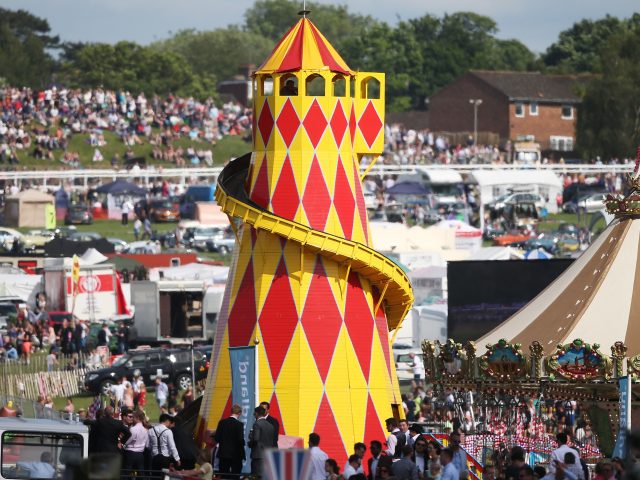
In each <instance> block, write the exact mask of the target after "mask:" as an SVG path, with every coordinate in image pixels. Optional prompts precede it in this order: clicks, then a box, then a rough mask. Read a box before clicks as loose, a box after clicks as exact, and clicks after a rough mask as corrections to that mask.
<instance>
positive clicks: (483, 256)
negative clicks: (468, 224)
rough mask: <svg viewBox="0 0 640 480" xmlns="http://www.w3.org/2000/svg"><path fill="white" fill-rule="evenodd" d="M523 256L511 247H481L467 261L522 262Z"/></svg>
mask: <svg viewBox="0 0 640 480" xmlns="http://www.w3.org/2000/svg"><path fill="white" fill-rule="evenodd" d="M522 258H523V255H522V253H520V252H519V251H518V250H517V249H515V248H513V247H483V248H479V249H478V250H476V251H475V252H473V253H472V254H471V256H470V257H469V260H522Z"/></svg>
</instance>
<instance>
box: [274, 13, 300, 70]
mask: <svg viewBox="0 0 640 480" xmlns="http://www.w3.org/2000/svg"><path fill="white" fill-rule="evenodd" d="M305 23H306V22H303V23H302V25H301V27H300V28H299V29H298V31H297V32H296V36H295V37H294V38H293V41H292V42H291V46H290V47H289V51H287V54H286V55H285V57H284V58H283V59H282V63H280V65H279V66H278V72H290V71H292V70H300V67H301V66H302V39H303V35H304V26H305Z"/></svg>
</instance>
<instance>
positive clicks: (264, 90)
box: [260, 75, 273, 97]
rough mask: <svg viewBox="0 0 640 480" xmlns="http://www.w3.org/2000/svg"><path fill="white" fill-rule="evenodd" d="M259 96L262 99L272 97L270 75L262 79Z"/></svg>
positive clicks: (271, 79)
mask: <svg viewBox="0 0 640 480" xmlns="http://www.w3.org/2000/svg"><path fill="white" fill-rule="evenodd" d="M260 95H262V96H263V97H269V96H271V95H273V78H272V77H271V76H270V75H267V76H266V77H263V78H262V80H261V82H260Z"/></svg>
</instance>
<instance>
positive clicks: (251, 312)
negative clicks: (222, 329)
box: [229, 262, 257, 347]
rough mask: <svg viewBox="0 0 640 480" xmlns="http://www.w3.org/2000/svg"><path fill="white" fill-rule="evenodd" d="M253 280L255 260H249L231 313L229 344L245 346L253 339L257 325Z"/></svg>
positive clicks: (231, 345)
mask: <svg viewBox="0 0 640 480" xmlns="http://www.w3.org/2000/svg"><path fill="white" fill-rule="evenodd" d="M253 282H254V280H253V262H249V265H247V270H246V271H245V273H244V277H243V278H242V283H241V284H240V288H239V289H238V293H236V300H235V303H234V304H233V309H232V310H231V313H230V314H229V346H230V347H245V346H247V345H249V342H250V341H251V334H252V333H253V330H254V328H255V326H256V321H257V318H256V300H255V299H256V294H255V286H254V283H253Z"/></svg>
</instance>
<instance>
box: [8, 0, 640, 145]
mask: <svg viewBox="0 0 640 480" xmlns="http://www.w3.org/2000/svg"><path fill="white" fill-rule="evenodd" d="M308 5H309V7H310V9H311V10H312V13H311V18H312V19H313V22H314V23H315V24H316V25H317V26H318V28H319V29H320V31H322V32H323V33H324V35H325V36H326V37H327V38H328V39H329V41H330V42H331V43H332V44H333V45H334V46H335V47H336V49H337V50H338V52H340V53H341V55H342V56H343V57H344V59H345V60H346V62H347V63H348V64H349V66H350V67H351V68H353V69H357V70H363V71H383V72H386V74H387V103H388V105H387V108H388V110H389V111H404V110H409V109H424V108H425V107H426V103H425V100H426V99H427V98H428V97H429V95H431V94H433V93H434V92H435V91H437V90H438V89H440V88H442V87H443V86H445V85H447V84H448V83H449V82H451V81H452V80H453V79H455V78H456V77H458V76H460V75H462V74H463V73H465V72H466V71H467V70H469V69H486V70H513V71H529V70H539V71H543V72H549V73H563V74H577V73H591V74H594V75H593V76H592V78H591V81H589V82H588V83H587V84H586V86H585V87H584V90H583V91H582V92H580V93H581V94H582V95H583V98H584V102H583V104H582V106H581V109H580V113H579V117H578V118H579V120H578V123H579V124H578V144H579V145H580V148H581V150H583V153H584V155H586V156H590V157H593V156H595V155H602V156H621V157H622V156H625V155H629V152H632V151H633V150H635V148H634V147H633V145H635V144H636V143H637V142H638V140H639V139H638V136H639V135H638V132H639V130H640V95H639V93H640V91H639V90H640V62H639V60H640V50H639V49H637V48H635V47H636V46H637V45H638V44H640V14H634V15H633V16H632V17H631V18H628V19H618V18H616V17H611V16H606V17H605V18H602V19H599V20H582V21H580V22H577V23H575V24H574V25H573V26H571V27H570V28H568V29H567V30H565V31H563V32H561V33H560V34H559V36H558V39H557V40H556V41H555V42H554V43H553V44H551V45H550V46H549V47H548V48H547V50H546V51H545V52H544V53H542V54H540V55H537V54H535V53H534V52H532V51H530V50H529V49H528V48H527V47H526V46H525V45H524V44H523V43H522V42H520V41H518V40H516V39H509V40H504V39H500V38H498V37H497V25H496V23H495V21H494V20H492V19H491V18H489V17H487V16H484V15H479V14H476V13H473V12H458V13H453V14H446V15H444V16H441V17H439V16H435V15H431V14H426V15H424V16H422V17H419V18H414V19H410V20H406V21H400V22H398V23H397V24H395V25H391V24H389V23H387V22H384V21H381V20H377V19H374V18H372V17H371V16H369V15H362V14H359V13H354V12H351V11H349V9H348V8H347V6H344V5H327V4H314V3H309V4H308ZM299 6H300V2H299V1H297V0H257V1H256V2H255V3H254V5H253V6H252V7H251V8H249V9H248V10H247V11H246V12H245V15H244V22H243V23H242V25H232V26H228V27H225V28H217V29H214V30H209V31H197V30H183V31H180V32H178V33H176V34H174V35H173V36H172V37H170V38H167V39H164V40H161V41H158V42H154V43H152V44H150V45H138V44H136V43H133V42H125V41H123V42H118V43H116V44H115V45H111V44H103V43H70V42H64V41H61V39H60V38H59V36H57V35H53V34H52V32H51V29H50V27H49V24H48V22H47V20H46V19H41V18H38V17H36V16H34V15H32V14H30V13H29V12H26V11H24V10H17V11H11V10H7V9H2V8H0V83H1V82H4V83H6V84H9V85H25V86H30V87H34V88H42V87H44V86H47V85H50V84H52V83H58V84H63V85H66V86H69V87H80V88H89V87H96V86H100V85H101V86H103V87H104V88H108V89H125V90H129V91H132V92H138V91H144V92H145V93H147V95H149V94H153V93H156V94H166V93H168V92H172V93H175V94H179V95H194V96H198V97H206V96H215V85H216V84H217V82H219V81H222V80H226V79H229V78H231V77H233V76H234V75H236V74H237V73H238V69H239V67H240V66H242V65H246V64H254V65H258V64H260V62H261V61H262V60H264V59H265V57H266V56H267V55H268V54H269V52H270V51H271V49H272V48H273V46H274V44H275V42H276V41H278V40H279V39H280V38H281V36H282V35H283V34H284V33H285V32H286V31H287V30H288V29H289V28H290V27H291V25H293V24H294V23H295V22H296V21H297V19H298V18H299V17H298V16H297V10H298V9H299Z"/></svg>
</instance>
